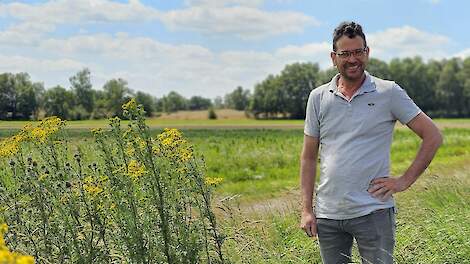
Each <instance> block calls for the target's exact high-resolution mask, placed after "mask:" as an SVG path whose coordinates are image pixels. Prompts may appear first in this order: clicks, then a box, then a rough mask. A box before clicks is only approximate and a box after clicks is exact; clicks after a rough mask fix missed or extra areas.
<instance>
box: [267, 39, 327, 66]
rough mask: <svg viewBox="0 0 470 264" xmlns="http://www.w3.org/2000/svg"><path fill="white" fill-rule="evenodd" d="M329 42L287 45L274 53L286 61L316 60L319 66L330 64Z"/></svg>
mask: <svg viewBox="0 0 470 264" xmlns="http://www.w3.org/2000/svg"><path fill="white" fill-rule="evenodd" d="M330 51H331V44H330V43H327V42H321V43H309V44H305V45H301V46H294V45H288V46H286V47H282V48H280V49H278V50H277V51H276V55H277V56H278V57H280V58H284V59H285V60H286V61H288V62H291V63H292V62H296V61H304V62H312V61H313V62H317V63H318V64H319V65H320V66H321V67H323V68H327V67H329V66H331V59H330Z"/></svg>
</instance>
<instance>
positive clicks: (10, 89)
mask: <svg viewBox="0 0 470 264" xmlns="http://www.w3.org/2000/svg"><path fill="white" fill-rule="evenodd" d="M41 86H42V85H41V84H33V83H32V82H31V80H30V77H29V75H28V74H27V73H17V74H12V73H4V74H1V75H0V104H1V105H0V118H2V119H5V118H11V119H14V120H15V119H30V118H31V116H32V115H33V113H35V112H37V109H38V102H37V100H36V94H35V92H36V89H40V87H41Z"/></svg>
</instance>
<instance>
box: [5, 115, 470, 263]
mask: <svg viewBox="0 0 470 264" xmlns="http://www.w3.org/2000/svg"><path fill="white" fill-rule="evenodd" d="M437 122H438V124H439V126H440V127H441V129H442V132H443V134H444V138H445V142H444V144H443V146H442V147H441V149H440V150H439V152H438V154H437V156H436V158H435V160H434V161H433V163H432V164H431V166H430V167H429V168H428V170H427V171H426V173H425V174H424V175H422V176H421V178H420V179H419V180H418V182H417V183H416V184H415V185H413V187H412V188H411V189H409V190H407V191H406V192H404V193H400V194H398V195H396V199H397V206H398V217H397V246H396V252H395V253H396V254H395V255H396V261H397V263H436V264H438V263H470V240H469V239H468V238H469V237H470V220H469V219H470V203H469V202H468V201H470V163H469V161H470V120H468V119H460V120H448V119H442V120H437ZM68 124H69V125H68V127H69V128H70V129H69V130H68V134H69V136H70V139H71V141H72V142H73V144H75V145H77V146H83V149H84V150H85V151H87V152H89V155H91V156H92V155H95V154H94V153H93V147H92V146H91V145H92V141H93V138H92V135H91V133H89V131H88V128H96V127H106V122H104V121H83V122H82V121H76V122H68ZM147 124H148V125H149V126H150V127H151V128H152V133H153V134H158V133H159V132H161V128H163V127H179V128H181V129H182V131H183V134H184V136H185V137H187V138H188V140H189V142H190V143H191V144H192V145H193V147H194V150H195V153H197V154H200V155H203V157H204V160H205V162H206V176H207V177H210V178H222V179H223V180H222V182H221V183H220V184H218V185H217V186H216V187H215V192H216V199H215V201H214V207H215V208H216V215H217V216H218V217H219V224H220V227H221V231H222V233H224V234H225V235H226V239H225V243H224V251H225V253H226V254H227V255H228V256H229V258H230V260H231V261H232V262H233V263H320V256H319V251H318V245H317V242H316V241H315V240H311V239H309V238H307V237H306V236H305V235H304V234H303V232H301V230H300V229H299V228H298V225H299V223H298V222H299V211H298V210H299V193H298V164H299V153H300V149H301V144H302V137H303V133H302V129H301V127H302V124H303V122H302V121H285V120H275V121H255V120H249V119H238V120H237V119H227V120H215V121H214V122H212V121H210V120H176V121H175V120H158V119H150V120H148V123H147ZM23 125H24V123H22V122H15V123H13V122H12V123H9V122H3V121H2V122H0V128H1V129H0V136H1V137H5V136H8V135H11V134H12V133H13V132H14V131H15V130H17V129H18V128H21V127H22V126H23ZM398 127H399V129H397V130H396V131H395V135H394V143H393V145H392V156H391V159H392V174H393V175H400V173H401V172H403V171H404V170H405V169H406V167H407V166H408V165H409V163H410V161H411V159H412V158H413V156H414V154H415V152H416V150H417V148H418V144H419V140H418V138H417V137H416V136H414V135H413V134H412V133H411V132H409V131H408V130H406V129H401V126H398ZM281 128H282V129H281ZM355 261H359V259H358V257H357V253H356V256H355Z"/></svg>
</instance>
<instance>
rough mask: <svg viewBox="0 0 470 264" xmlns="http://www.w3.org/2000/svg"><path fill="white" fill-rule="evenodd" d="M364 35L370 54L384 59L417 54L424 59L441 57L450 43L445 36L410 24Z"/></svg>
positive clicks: (445, 53)
mask: <svg viewBox="0 0 470 264" xmlns="http://www.w3.org/2000/svg"><path fill="white" fill-rule="evenodd" d="M366 37H367V42H368V45H369V46H370V47H371V56H372V57H377V58H381V59H384V60H389V59H391V58H394V57H412V56H418V55H419V56H421V57H423V58H425V59H428V58H442V57H445V56H447V55H448V54H447V47H448V46H449V45H450V44H451V40H450V39H449V38H448V37H446V36H443V35H438V34H432V33H429V32H426V31H421V30H419V29H416V28H414V27H410V26H403V27H399V28H389V29H386V30H384V31H381V32H377V33H373V34H369V35H368V36H366Z"/></svg>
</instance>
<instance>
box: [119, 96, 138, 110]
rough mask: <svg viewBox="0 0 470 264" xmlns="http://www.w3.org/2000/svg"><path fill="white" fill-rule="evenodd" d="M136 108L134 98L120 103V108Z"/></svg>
mask: <svg viewBox="0 0 470 264" xmlns="http://www.w3.org/2000/svg"><path fill="white" fill-rule="evenodd" d="M135 109H137V101H136V100H135V98H132V99H131V100H129V102H127V103H125V104H123V105H122V110H127V111H132V110H135Z"/></svg>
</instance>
